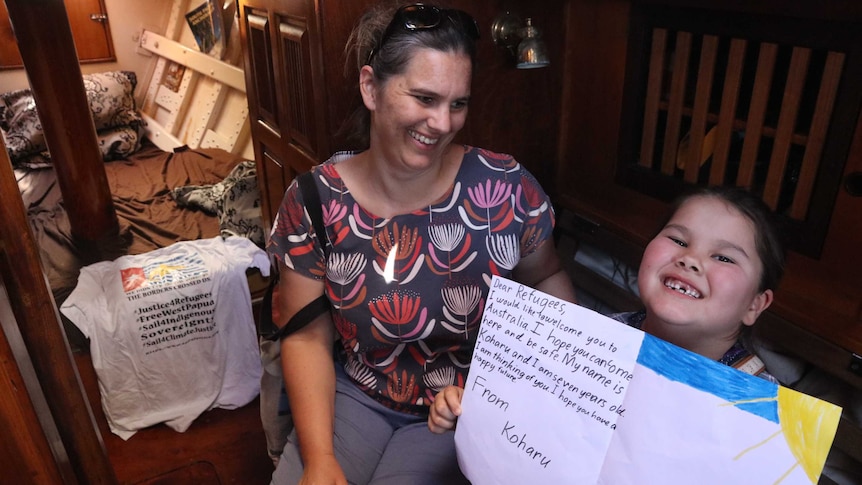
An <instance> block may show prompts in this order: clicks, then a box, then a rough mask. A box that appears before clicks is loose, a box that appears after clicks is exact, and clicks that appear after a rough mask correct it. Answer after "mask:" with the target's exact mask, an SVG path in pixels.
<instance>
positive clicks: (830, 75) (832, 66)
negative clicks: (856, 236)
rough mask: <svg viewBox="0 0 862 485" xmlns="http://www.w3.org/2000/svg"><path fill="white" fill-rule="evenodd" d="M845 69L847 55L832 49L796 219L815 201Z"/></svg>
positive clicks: (795, 201) (792, 209) (798, 193)
mask: <svg viewBox="0 0 862 485" xmlns="http://www.w3.org/2000/svg"><path fill="white" fill-rule="evenodd" d="M843 68H844V54H843V53H840V52H829V54H827V56H826V65H825V66H824V68H823V78H822V79H821V81H820V91H819V92H818V93H817V104H816V105H815V108H814V115H813V117H812V119H811V128H810V129H809V131H808V144H807V145H806V146H805V154H804V155H803V157H802V167H801V168H800V171H799V182H798V184H797V185H796V193H795V194H794V195H793V204H792V205H791V206H790V217H792V218H794V219H799V220H802V219H805V217H806V215H807V214H808V203H809V202H810V201H811V192H812V190H813V188H814V179H815V177H816V176H817V168H818V167H819V166H820V157H821V156H822V154H823V144H824V143H825V142H826V132H827V130H828V129H829V120H830V119H831V118H832V109H833V108H834V107H835V97H836V95H837V93H838V83H839V81H840V80H841V71H842V69H843Z"/></svg>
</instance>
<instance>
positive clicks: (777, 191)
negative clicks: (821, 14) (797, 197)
mask: <svg viewBox="0 0 862 485" xmlns="http://www.w3.org/2000/svg"><path fill="white" fill-rule="evenodd" d="M810 58H811V49H808V48H805V47H794V48H793V55H791V56H790V68H789V71H788V73H787V83H786V84H785V86H784V97H783V98H782V100H781V113H780V114H779V115H778V127H777V128H776V132H775V142H774V145H773V147H772V157H770V159H769V171H768V172H767V175H766V186H765V187H764V188H763V200H764V201H766V203H767V204H768V205H769V207H772V208H773V209H775V208H776V207H777V206H778V198H779V197H780V196H781V185H782V181H783V180H784V172H785V169H786V168H787V158H788V156H789V155H790V146H791V143H792V140H791V137H792V136H793V129H794V128H795V127H796V117H797V115H798V114H799V103H800V101H801V99H802V88H804V87H805V78H806V77H807V75H808V61H809V59H810Z"/></svg>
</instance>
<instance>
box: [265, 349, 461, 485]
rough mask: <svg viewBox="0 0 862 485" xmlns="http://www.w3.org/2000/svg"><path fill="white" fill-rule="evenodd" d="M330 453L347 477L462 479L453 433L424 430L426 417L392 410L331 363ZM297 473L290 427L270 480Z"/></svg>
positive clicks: (396, 484)
mask: <svg viewBox="0 0 862 485" xmlns="http://www.w3.org/2000/svg"><path fill="white" fill-rule="evenodd" d="M335 366H336V384H335V433H334V445H335V456H336V459H337V460H338V463H339V464H340V465H341V468H342V470H344V474H345V475H346V477H347V481H348V482H349V483H351V484H355V485H365V484H375V485H381V484H391V485H408V484H409V485H413V484H428V485H432V484H446V485H450V484H461V483H464V484H467V483H469V482H468V481H467V479H466V478H464V476H463V475H462V474H461V470H460V469H459V468H458V462H457V458H456V457H455V441H454V433H445V434H442V435H438V434H434V433H432V432H431V431H429V430H428V424H427V420H426V419H425V418H419V417H416V416H413V415H410V414H404V413H399V412H395V411H392V410H391V409H389V408H387V407H385V406H383V405H382V404H380V403H378V402H377V401H375V400H373V399H371V398H370V397H369V396H368V395H366V394H365V393H364V392H362V391H361V390H360V389H359V388H357V387H356V385H355V384H353V381H351V380H350V378H349V377H347V375H345V374H344V370H343V369H342V367H341V365H340V364H338V363H336V364H335ZM301 477H302V459H301V458H300V456H299V447H298V443H297V440H296V430H294V431H293V432H292V433H291V434H290V437H289V438H288V441H287V445H286V446H285V447H284V453H283V454H282V455H281V459H280V460H279V462H278V467H277V468H276V470H275V473H273V475H272V483H273V484H274V485H293V484H295V483H298V482H299V480H300V478H301Z"/></svg>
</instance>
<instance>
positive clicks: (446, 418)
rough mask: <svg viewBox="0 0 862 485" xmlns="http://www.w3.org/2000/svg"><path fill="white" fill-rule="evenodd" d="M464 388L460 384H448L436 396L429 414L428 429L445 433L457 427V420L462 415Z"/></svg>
mask: <svg viewBox="0 0 862 485" xmlns="http://www.w3.org/2000/svg"><path fill="white" fill-rule="evenodd" d="M462 396H464V389H462V388H460V387H458V386H446V388H444V389H443V390H442V391H440V392H438V393H437V396H435V397H434V402H433V403H432V404H431V414H429V415H428V429H430V430H431V432H432V433H437V434H441V433H445V432H446V431H449V430H452V429H455V422H456V421H457V420H458V416H460V415H461V397H462Z"/></svg>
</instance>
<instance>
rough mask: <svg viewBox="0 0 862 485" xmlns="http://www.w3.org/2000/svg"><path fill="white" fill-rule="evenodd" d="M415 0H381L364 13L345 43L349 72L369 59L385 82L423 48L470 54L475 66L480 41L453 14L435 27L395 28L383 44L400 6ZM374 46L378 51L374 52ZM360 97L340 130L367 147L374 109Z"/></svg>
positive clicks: (401, 70) (353, 140) (346, 66)
mask: <svg viewBox="0 0 862 485" xmlns="http://www.w3.org/2000/svg"><path fill="white" fill-rule="evenodd" d="M412 3H415V2H405V1H403V0H396V1H385V2H381V3H379V4H377V5H375V6H374V7H372V8H370V9H369V10H368V11H366V12H365V14H364V15H363V16H362V17H360V19H359V21H358V23H357V24H356V26H355V27H354V28H353V31H352V32H351V33H350V37H349V38H348V39H347V43H346V44H345V47H344V53H345V58H346V63H345V73H346V75H350V72H351V71H352V69H350V68H349V66H350V65H354V66H355V68H356V70H355V71H353V75H354V76H356V77H357V78H358V74H359V70H360V69H362V67H363V66H365V65H366V63H367V64H368V65H370V66H371V68H372V69H373V70H374V78H375V79H376V80H377V81H378V82H379V83H385V82H386V81H387V80H388V79H389V78H390V77H392V76H395V75H398V74H401V73H403V72H404V71H405V70H406V69H407V63H408V62H410V59H411V58H412V57H413V54H414V53H415V51H416V49H423V48H424V49H434V50H438V51H441V52H453V53H463V54H466V55H467V56H468V57H469V58H470V61H471V63H472V64H473V68H474V70H475V67H476V43H475V41H474V39H473V38H471V37H470V35H469V34H468V32H466V31H465V29H464V28H463V26H462V25H461V24H460V23H459V22H456V21H454V20H451V19H450V18H445V19H443V21H442V22H441V23H440V24H439V25H438V26H437V27H435V28H432V29H422V30H413V31H408V30H406V29H394V30H393V31H392V32H391V35H390V36H389V37H388V38H387V39H386V41H385V43H384V44H383V45H382V46H381V45H379V44H380V41H381V39H382V37H383V33H384V32H385V31H386V28H387V27H388V26H389V24H390V23H391V22H392V20H393V18H394V16H395V13H396V12H397V11H398V9H399V8H401V7H402V6H404V5H410V4H412ZM425 5H430V4H425ZM440 8H442V7H440ZM372 50H373V51H374V55H373V56H370V53H371V51H372ZM369 57H370V63H369ZM357 89H358V88H357ZM357 100H358V103H357V106H356V108H355V109H354V111H353V112H352V114H351V115H350V116H349V117H348V118H347V120H345V123H344V125H343V126H342V127H341V130H340V134H341V135H343V136H345V137H346V138H347V139H348V140H350V141H351V142H354V143H356V145H357V146H358V148H361V149H366V148H368V145H369V139H370V131H371V113H370V112H369V111H368V109H367V108H366V107H365V105H364V104H363V103H362V102H361V98H357Z"/></svg>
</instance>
